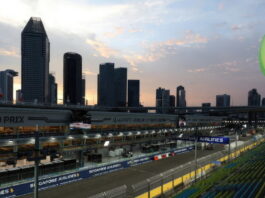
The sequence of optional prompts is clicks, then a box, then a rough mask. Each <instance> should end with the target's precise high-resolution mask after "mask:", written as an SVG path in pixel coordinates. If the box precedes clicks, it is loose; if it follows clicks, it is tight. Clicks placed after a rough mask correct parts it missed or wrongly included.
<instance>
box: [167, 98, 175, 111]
mask: <svg viewBox="0 0 265 198" xmlns="http://www.w3.org/2000/svg"><path fill="white" fill-rule="evenodd" d="M169 106H170V107H171V109H170V111H169V112H170V113H174V112H175V109H174V108H175V107H176V97H175V96H174V95H170V96H169Z"/></svg>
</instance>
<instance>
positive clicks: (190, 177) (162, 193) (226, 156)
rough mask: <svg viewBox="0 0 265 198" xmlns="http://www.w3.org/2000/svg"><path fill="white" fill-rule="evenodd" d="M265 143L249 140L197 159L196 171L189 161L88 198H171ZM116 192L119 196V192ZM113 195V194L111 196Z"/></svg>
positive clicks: (193, 164) (262, 140)
mask: <svg viewBox="0 0 265 198" xmlns="http://www.w3.org/2000/svg"><path fill="white" fill-rule="evenodd" d="M264 141H265V138H261V139H259V140H257V141H254V142H253V141H252V140H250V141H247V142H245V143H244V144H243V145H241V146H239V147H237V148H234V149H231V150H230V151H229V150H228V151H219V152H217V153H214V154H211V155H207V156H204V157H202V158H199V159H198V160H197V167H196V169H195V162H194V161H192V162H189V163H186V164H183V165H181V166H178V167H176V168H173V169H170V170H168V171H166V172H163V173H161V174H158V175H155V176H153V177H151V178H148V179H146V180H144V181H141V182H139V183H136V184H134V185H132V186H129V187H127V186H126V185H124V186H122V187H118V188H115V189H113V190H110V191H106V192H104V193H100V194H97V195H94V196H92V197H89V198H110V197H111V198H127V197H128V198H158V197H170V195H173V194H175V193H176V192H179V191H180V190H182V189H184V188H186V187H187V186H189V185H191V184H193V183H194V182H195V181H196V180H200V179H203V178H205V177H206V176H207V174H208V173H210V172H211V171H213V170H214V169H216V168H218V167H219V166H220V165H221V164H224V163H226V162H228V161H230V160H233V159H234V158H236V157H238V156H240V155H241V153H243V152H245V151H247V150H249V149H252V148H253V147H255V146H257V145H258V144H260V143H262V142H264ZM228 152H230V153H228ZM195 170H196V171H195ZM119 190H120V194H119V193H118V191H119ZM113 192H115V193H116V194H115V195H114V194H113Z"/></svg>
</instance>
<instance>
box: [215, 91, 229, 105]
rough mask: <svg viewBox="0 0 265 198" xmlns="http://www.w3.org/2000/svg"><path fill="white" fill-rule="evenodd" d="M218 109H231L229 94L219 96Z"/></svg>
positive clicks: (217, 97)
mask: <svg viewBox="0 0 265 198" xmlns="http://www.w3.org/2000/svg"><path fill="white" fill-rule="evenodd" d="M216 107H230V95H227V94H223V95H217V96H216Z"/></svg>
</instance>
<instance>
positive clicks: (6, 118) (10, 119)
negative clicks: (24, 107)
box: [0, 116, 24, 124]
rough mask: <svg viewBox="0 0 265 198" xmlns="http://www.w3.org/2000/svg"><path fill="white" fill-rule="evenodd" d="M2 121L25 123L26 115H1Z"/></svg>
mask: <svg viewBox="0 0 265 198" xmlns="http://www.w3.org/2000/svg"><path fill="white" fill-rule="evenodd" d="M0 123H4V124H12V123H24V116H0Z"/></svg>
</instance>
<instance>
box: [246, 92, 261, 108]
mask: <svg viewBox="0 0 265 198" xmlns="http://www.w3.org/2000/svg"><path fill="white" fill-rule="evenodd" d="M260 100H261V96H260V94H259V93H258V91H257V89H252V90H250V91H249V92H248V106H260Z"/></svg>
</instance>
